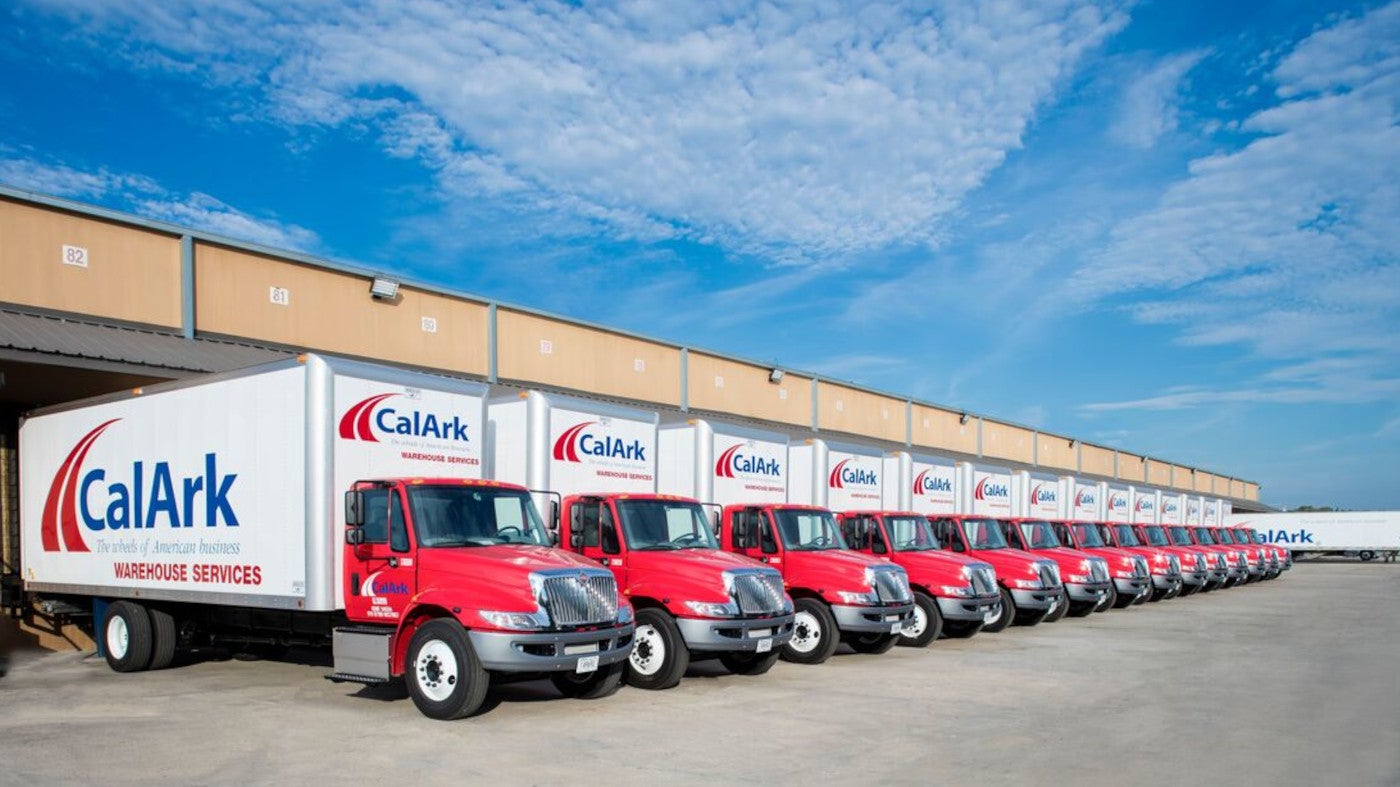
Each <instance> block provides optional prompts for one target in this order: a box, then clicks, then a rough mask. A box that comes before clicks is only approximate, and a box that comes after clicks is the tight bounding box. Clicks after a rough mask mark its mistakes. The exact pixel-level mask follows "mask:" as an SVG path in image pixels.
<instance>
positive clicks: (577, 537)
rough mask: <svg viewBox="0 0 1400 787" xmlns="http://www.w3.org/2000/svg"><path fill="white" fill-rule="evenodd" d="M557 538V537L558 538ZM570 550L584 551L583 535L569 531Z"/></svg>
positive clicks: (575, 531)
mask: <svg viewBox="0 0 1400 787" xmlns="http://www.w3.org/2000/svg"><path fill="white" fill-rule="evenodd" d="M556 537H557V536H556ZM569 548H570V549H583V534H582V533H580V532H579V531H577V530H570V531H569Z"/></svg>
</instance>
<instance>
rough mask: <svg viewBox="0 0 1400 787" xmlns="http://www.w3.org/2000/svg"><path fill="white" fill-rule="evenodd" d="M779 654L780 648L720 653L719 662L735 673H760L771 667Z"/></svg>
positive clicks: (775, 662)
mask: <svg viewBox="0 0 1400 787" xmlns="http://www.w3.org/2000/svg"><path fill="white" fill-rule="evenodd" d="M781 655H782V651H781V650H770V651H768V652H767V653H748V652H742V651H741V652H729V653H722V654H720V657H719V663H721V664H723V665H724V668H725V669H727V670H729V671H730V672H732V673H734V674H735V675H762V674H763V673H765V672H767V671H768V670H770V669H773V665H774V664H777V663H778V656H781Z"/></svg>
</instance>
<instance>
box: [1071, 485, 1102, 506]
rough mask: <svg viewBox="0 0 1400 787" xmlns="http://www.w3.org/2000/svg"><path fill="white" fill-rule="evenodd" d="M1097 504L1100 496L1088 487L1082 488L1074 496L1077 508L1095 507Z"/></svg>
mask: <svg viewBox="0 0 1400 787" xmlns="http://www.w3.org/2000/svg"><path fill="white" fill-rule="evenodd" d="M1097 504H1098V498H1097V497H1095V496H1094V493H1093V492H1091V491H1089V490H1088V489H1081V490H1079V493H1078V494H1076V495H1075V496H1074V506H1075V508H1093V507H1094V506H1095V505H1097Z"/></svg>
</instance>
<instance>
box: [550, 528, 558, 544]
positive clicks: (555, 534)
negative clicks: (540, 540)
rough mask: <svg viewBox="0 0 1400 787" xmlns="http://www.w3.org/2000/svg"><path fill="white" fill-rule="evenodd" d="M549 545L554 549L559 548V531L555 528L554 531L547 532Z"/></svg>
mask: <svg viewBox="0 0 1400 787" xmlns="http://www.w3.org/2000/svg"><path fill="white" fill-rule="evenodd" d="M549 545H550V546H555V547H557V546H559V530H558V528H555V529H553V530H551V531H549Z"/></svg>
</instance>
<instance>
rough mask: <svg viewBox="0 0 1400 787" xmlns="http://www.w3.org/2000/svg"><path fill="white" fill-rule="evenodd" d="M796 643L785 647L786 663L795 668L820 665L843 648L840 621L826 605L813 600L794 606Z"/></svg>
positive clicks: (784, 657)
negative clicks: (838, 622)
mask: <svg viewBox="0 0 1400 787" xmlns="http://www.w3.org/2000/svg"><path fill="white" fill-rule="evenodd" d="M793 606H794V609H793V614H794V616H795V617H794V623H793V627H792V628H793V631H792V639H790V640H788V642H787V644H786V645H784V646H783V660H784V661H791V662H793V663H795V664H820V663H822V662H823V661H826V660H827V659H829V658H831V654H833V653H835V652H836V646H837V645H839V644H841V632H839V631H837V630H836V618H835V616H833V615H832V614H831V610H830V609H828V608H827V606H826V604H825V603H823V602H821V601H818V600H816V599H811V598H799V599H797V601H796V602H795V603H794V605H793Z"/></svg>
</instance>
